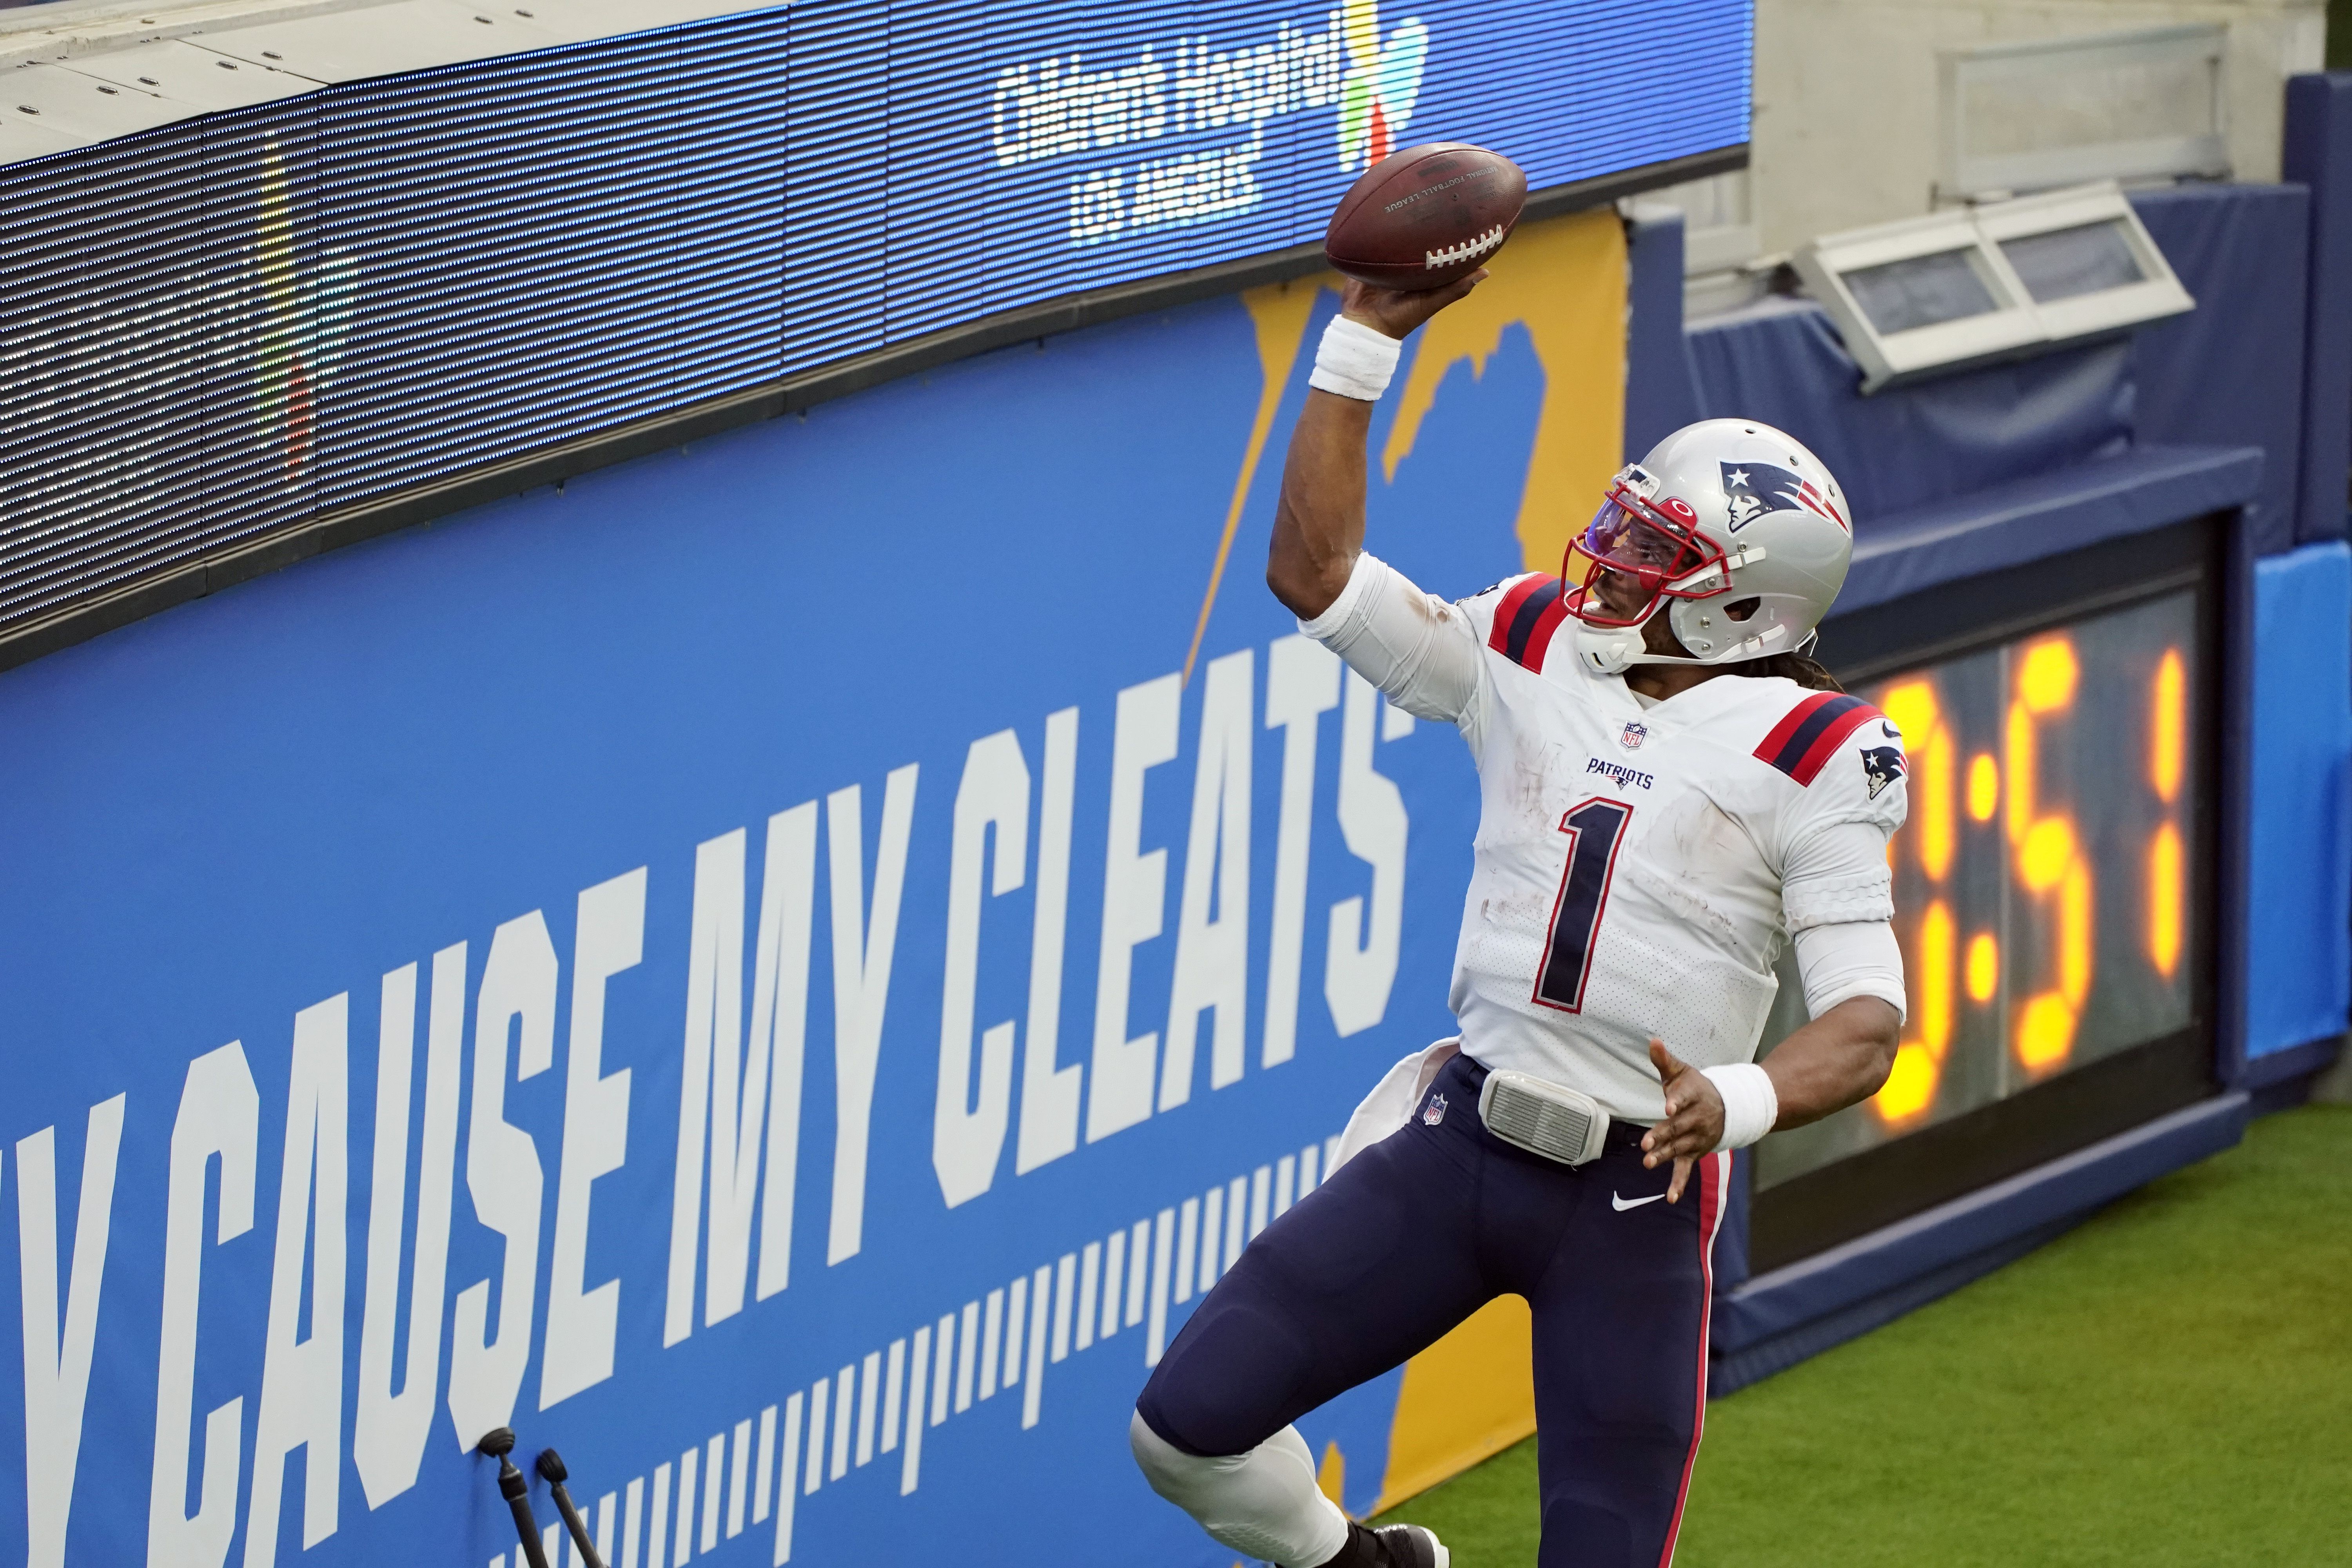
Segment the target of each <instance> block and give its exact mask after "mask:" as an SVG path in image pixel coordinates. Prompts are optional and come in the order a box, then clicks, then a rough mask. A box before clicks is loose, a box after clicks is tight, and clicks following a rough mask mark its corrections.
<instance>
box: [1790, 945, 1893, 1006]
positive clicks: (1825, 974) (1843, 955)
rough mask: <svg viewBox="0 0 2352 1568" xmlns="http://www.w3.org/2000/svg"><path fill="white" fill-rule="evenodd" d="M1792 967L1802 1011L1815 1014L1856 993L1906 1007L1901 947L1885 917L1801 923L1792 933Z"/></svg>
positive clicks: (1856, 994)
mask: <svg viewBox="0 0 2352 1568" xmlns="http://www.w3.org/2000/svg"><path fill="white" fill-rule="evenodd" d="M1797 970H1798V973H1801V974H1802V975H1803V976H1804V977H1805V1011H1806V1012H1807V1013H1809V1014H1811V1016H1814V1017H1816V1018H1818V1017H1820V1016H1822V1014H1824V1013H1826V1012H1828V1011H1829V1010H1830V1009H1831V1008H1832V1007H1834V1006H1836V1005H1838V1004H1839V1003H1841V1002H1846V1001H1851V1000H1853V998H1854V997H1856V996H1875V997H1877V998H1879V999H1880V1000H1881V1001H1883V1002H1885V1003H1887V1004H1889V1005H1892V1006H1893V1007H1894V1009H1895V1011H1896V1012H1897V1013H1902V1012H1905V1011H1906V1008H1905V1006H1904V998H1903V950H1902V949H1901V948H1900V947H1898V946H1896V945H1895V928H1894V927H1893V926H1891V925H1889V924H1887V923H1886V922H1885V921H1841V922H1840V923H1838V924H1836V925H1818V926H1807V927H1806V928H1805V929H1804V930H1802V931H1799V932H1798V933H1797Z"/></svg>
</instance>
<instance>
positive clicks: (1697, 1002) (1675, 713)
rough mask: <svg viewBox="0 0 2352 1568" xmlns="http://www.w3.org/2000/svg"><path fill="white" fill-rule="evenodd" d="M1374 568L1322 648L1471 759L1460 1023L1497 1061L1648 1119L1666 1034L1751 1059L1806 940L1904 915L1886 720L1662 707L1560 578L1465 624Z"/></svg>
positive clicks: (1700, 698) (1714, 1062) (1504, 587)
mask: <svg viewBox="0 0 2352 1568" xmlns="http://www.w3.org/2000/svg"><path fill="white" fill-rule="evenodd" d="M1362 559H1363V562H1364V563H1369V564H1368V565H1360V568H1359V573H1358V578H1357V580H1354V581H1351V582H1350V584H1349V594H1348V595H1344V596H1343V599H1342V601H1341V603H1340V604H1337V605H1333V606H1332V607H1331V609H1330V610H1329V611H1327V612H1326V614H1325V615H1324V616H1321V617H1318V620H1317V621H1316V622H1315V623H1313V624H1310V625H1309V626H1307V628H1306V629H1307V631H1308V632H1309V634H1310V635H1317V636H1319V637H1322V638H1323V640H1325V641H1326V642H1327V643H1328V644H1329V645H1330V646H1331V647H1333V648H1334V650H1335V651H1337V652H1339V653H1340V654H1341V656H1342V657H1344V658H1348V659H1349V662H1350V663H1352V664H1355V665H1356V666H1357V668H1359V669H1360V670H1362V671H1363V672H1364V673H1365V675H1366V676H1367V677H1368V678H1369V679H1372V680H1373V682H1374V683H1375V684H1376V685H1380V686H1381V688H1382V689H1384V690H1386V691H1388V692H1389V694H1390V697H1391V700H1393V701H1396V702H1397V703H1398V705H1399V706H1401V707H1403V708H1405V709H1407V710H1411V711H1413V712H1416V713H1419V714H1421V715H1423V717H1427V718H1432V719H1445V720H1449V721H1453V722H1454V723H1456V724H1458V725H1459V726H1460V728H1461V730H1462V732H1463V734H1464V736H1465V739H1466V740H1467V741H1468V742H1469V744H1470V749H1471V753H1472V755H1473V757H1474V758H1475V761H1476V763H1477V768H1478V778H1479V788H1480V794H1481V797H1482V808H1481V812H1480V817H1479V825H1478V836H1477V839H1476V842H1475V869H1474V870H1473V871H1472V873H1471V878H1470V887H1469V893H1468V897H1467V899H1466V900H1465V906H1464V909H1463V913H1462V933H1461V939H1460V942H1459V944H1458V946H1457V947H1456V949H1455V952H1454V983H1453V993H1452V997H1451V1005H1452V1007H1453V1009H1454V1015H1455V1016H1457V1017H1458V1018H1459V1019H1460V1020H1461V1025H1462V1042H1463V1048H1464V1049H1465V1051H1467V1052H1468V1053H1469V1054H1470V1055H1471V1056H1473V1057H1474V1058H1476V1059H1477V1060H1479V1061H1480V1062H1483V1063H1484V1064H1486V1066H1487V1067H1489V1068H1516V1069H1517V1070H1519V1071H1523V1072H1529V1073H1533V1074H1536V1075H1537V1076H1538V1077H1541V1078H1544V1079H1549V1080H1551V1081H1553V1082H1556V1083H1563V1084H1567V1085H1569V1086H1570V1087H1572V1088H1575V1089H1581V1090H1583V1091H1584V1092H1586V1093H1588V1094H1591V1096H1593V1097H1594V1098H1595V1099H1596V1100H1599V1101H1600V1102H1601V1106H1602V1107H1603V1108H1604V1109H1606V1110H1608V1111H1609V1112H1610V1113H1611V1114H1612V1116H1617V1117H1622V1118H1627V1119H1632V1120H1640V1121H1650V1120H1654V1119H1655V1118H1657V1117H1658V1116H1659V1115H1660V1114H1662V1111H1663V1094H1662V1090H1661V1087H1660V1084H1659V1081H1658V1075H1657V1072H1656V1070H1655V1068H1653V1067H1652V1065H1651V1063H1650V1059H1649V1054H1648V1046H1649V1041H1650V1039H1651V1037H1657V1038H1659V1039H1662V1040H1664V1042H1665V1043H1666V1045H1667V1047H1668V1048H1669V1049H1671V1050H1672V1051H1674V1053H1675V1055H1676V1056H1678V1057H1680V1058H1682V1059H1684V1060H1685V1061H1687V1062H1690V1063H1691V1064H1693V1065H1694V1066H1697V1067H1716V1066H1721V1065H1724V1064H1727V1063H1732V1062H1744V1061H1749V1060H1752V1059H1753V1058H1754V1056H1755V1052H1756V1047H1757V1043H1758V1039H1759V1036H1760V1035H1761V1033H1762V1031H1763V1027H1764V1022H1765V1017H1766V1015H1767V1014H1768V1013H1769V1011H1770V1009H1771V1005H1772V999H1773V996H1774V994H1775V992H1776V991H1777V990H1778V982H1777V980H1776V979H1775V977H1774V975H1773V973H1772V966H1773V964H1774V963H1775V961H1776V960H1777V959H1778V958H1779V956H1780V952H1781V950H1782V948H1783V947H1784V946H1785V945H1786V943H1787V942H1788V941H1789V939H1790V934H1791V933H1792V932H1794V931H1800V930H1802V929H1804V928H1807V927H1811V926H1821V925H1832V924H1839V923H1844V922H1855V921H1885V920H1887V919H1888V918H1889V917H1890V916H1891V915H1892V913H1893V905H1892V902H1891V900H1890V898H1889V878H1888V873H1887V866H1886V859H1885V846H1886V839H1887V837H1889V836H1890V835H1892V834H1893V833H1894V831H1895V829H1896V828H1897V827H1899V826H1901V825H1902V822H1903V816H1904V808H1905V795H1904V762H1903V742H1902V739H1901V737H1900V736H1899V735H1898V734H1897V733H1896V732H1895V728H1894V726H1893V725H1891V724H1889V723H1887V722H1886V721H1885V717H1884V716H1883V715H1882V714H1880V713H1879V711H1878V710H1876V709H1874V708H1873V707H1871V706H1870V705H1869V704H1868V703H1866V702H1864V701H1863V700H1861V699H1860V698H1856V697H1851V696H1844V695H1841V694H1838V693H1833V692H1823V691H1815V690H1811V689H1807V688H1804V687H1801V686H1799V685H1797V684H1795V683H1794V682H1792V681H1789V680H1783V679H1753V678H1749V677H1744V676H1731V675H1726V676H1717V677H1715V678H1714V679H1708V680H1705V681H1702V682H1700V683H1699V684H1698V685H1696V686H1695V687H1692V688H1691V689H1688V690H1686V691H1684V692H1682V693H1681V694H1679V695H1677V696H1675V697H1673V698H1670V699H1668V700H1665V701H1664V702H1659V703H1655V704H1654V705H1650V706H1646V707H1645V706H1644V705H1643V702H1642V701H1641V700H1638V699H1637V698H1636V697H1635V696H1634V695H1633V692H1632V691H1631V690H1629V689H1627V687H1626V685H1625V682H1624V679H1623V678H1622V677H1621V676H1604V675H1596V674H1594V673H1592V672H1591V670H1589V669H1588V668H1586V667H1585V666H1584V665H1583V663H1582V661H1580V659H1578V658H1576V654H1575V646H1574V640H1573V633H1574V629H1575V628H1574V623H1573V622H1571V621H1570V620H1568V618H1567V616H1566V614H1565V611H1564V610H1563V608H1562V607H1561V605H1560V603H1559V600H1560V584H1559V579H1558V578H1555V577H1550V576H1547V575H1544V574H1529V575H1526V576H1521V577H1516V578H1513V579H1510V580H1509V581H1507V582H1505V583H1502V584H1497V585H1496V586H1495V587H1494V588H1491V589H1489V590H1487V591H1486V592H1485V593H1483V594H1479V595H1475V596H1473V597H1471V598H1468V599H1465V600H1463V601H1461V602H1460V603H1458V604H1451V605H1449V604H1447V603H1445V602H1444V601H1443V600H1440V599H1436V598H1434V597H1432V596H1429V595H1422V594H1421V593H1420V591H1419V590H1418V589H1415V588H1413V587H1412V584H1410V583H1408V582H1407V581H1405V579H1403V578H1402V576H1401V575H1399V574H1396V573H1395V572H1394V571H1393V570H1392V569H1391V568H1388V567H1386V566H1385V565H1382V564H1381V563H1378V562H1376V561H1373V560H1372V559H1371V558H1370V557H1369V556H1367V557H1364V558H1362ZM1343 623H1346V624H1343ZM1416 623H1417V624H1418V626H1420V628H1422V629H1421V630H1420V631H1418V632H1416V631H1415V630H1414V626H1415V624H1416ZM1367 634H1369V635H1367ZM1895 989H1896V990H1897V992H1898V994H1897V995H1896V996H1895V997H1893V998H1890V1000H1893V1001H1894V1002H1895V1005H1897V1006H1900V1005H1901V1000H1900V996H1899V985H1898V986H1897V987H1895Z"/></svg>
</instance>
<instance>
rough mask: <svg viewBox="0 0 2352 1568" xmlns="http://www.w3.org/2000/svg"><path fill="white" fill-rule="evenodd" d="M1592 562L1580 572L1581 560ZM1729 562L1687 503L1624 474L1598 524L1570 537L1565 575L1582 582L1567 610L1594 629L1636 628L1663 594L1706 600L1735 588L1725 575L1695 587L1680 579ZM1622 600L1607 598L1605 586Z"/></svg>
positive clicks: (1604, 503)
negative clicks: (1657, 494) (1646, 490)
mask: <svg viewBox="0 0 2352 1568" xmlns="http://www.w3.org/2000/svg"><path fill="white" fill-rule="evenodd" d="M1580 555H1581V556H1583V557H1584V558H1585V560H1586V562H1587V563H1589V564H1586V565H1584V566H1582V567H1581V568H1580V567H1579V565H1578V562H1577V557H1578V556H1580ZM1722 563H1723V551H1722V550H1721V548H1719V547H1718V546H1717V544H1716V543H1715V542H1713V541H1712V540H1710V539H1708V538H1707V537H1706V535H1705V534H1703V533H1701V532H1699V531H1698V514H1697V513H1696V512H1695V511H1693V510H1691V508H1690V506H1689V504H1688V503H1687V502H1685V501H1681V500H1674V499H1672V498H1668V499H1667V500H1662V501H1650V500H1643V497H1642V495H1641V493H1640V492H1639V491H1638V490H1636V489H1633V486H1632V485H1630V484H1628V483H1627V482H1626V477H1625V475H1623V474H1620V475H1619V476H1618V477H1617V479H1616V480H1615V481H1614V482H1613V483H1612V484H1611V485H1610V487H1609V495H1608V499H1607V500H1603V501H1602V502H1601V510H1600V511H1598V512H1597V513H1595V514H1594V515H1593V519H1592V523H1591V526H1590V527H1589V528H1587V529H1586V530H1585V531H1584V533H1583V535H1582V536H1581V537H1580V538H1579V539H1577V540H1575V541H1573V542H1570V545H1569V547H1568V552H1567V554H1566V556H1565V557H1564V558H1563V559H1562V560H1561V562H1560V575H1561V577H1562V578H1564V579H1565V580H1566V581H1568V582H1570V583H1571V584H1576V586H1574V587H1572V588H1570V590H1569V593H1568V597H1567V599H1566V601H1565V603H1566V605H1567V607H1568V613H1569V614H1570V615H1571V616H1575V617H1576V618H1577V619H1578V620H1580V621H1582V622H1583V623H1584V624H1585V625H1587V626H1639V625H1641V624H1642V623H1643V621H1646V620H1648V619H1649V618H1650V616H1652V615H1653V614H1654V612H1655V611H1656V609H1657V607H1658V602H1659V601H1660V600H1661V599H1666V598H1677V599H1703V598H1706V597H1707V596H1708V595H1713V594H1720V593H1722V592H1724V591H1725V590H1726V589H1727V587H1729V585H1730V574H1729V573H1728V572H1724V573H1718V574H1715V575H1713V576H1711V577H1709V578H1707V579H1706V585H1705V586H1704V587H1702V588H1698V589H1696V590H1690V589H1680V590H1678V589H1675V588H1673V587H1670V586H1669V584H1673V583H1675V582H1679V581H1681V580H1682V579H1684V578H1685V577H1688V576H1690V575H1691V574H1693V573H1695V572H1698V571H1700V570H1702V569H1703V568H1705V567H1707V566H1719V565H1721V564H1722ZM1604 589H1605V590H1606V591H1607V592H1608V593H1609V594H1610V595H1612V596H1613V598H1614V600H1615V602H1614V603H1612V601H1611V599H1609V598H1604V597H1602V592H1603V590H1604Z"/></svg>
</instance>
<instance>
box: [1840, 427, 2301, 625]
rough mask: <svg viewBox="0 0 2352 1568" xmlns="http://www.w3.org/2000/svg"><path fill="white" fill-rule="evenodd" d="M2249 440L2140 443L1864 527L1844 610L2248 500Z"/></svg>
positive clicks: (2255, 455)
mask: <svg viewBox="0 0 2352 1568" xmlns="http://www.w3.org/2000/svg"><path fill="white" fill-rule="evenodd" d="M2262 474H2263V454H2262V452H2261V451H2260V449H2258V448H2255V447H2138V448H2137V449H2135V450H2132V451H2129V452H2126V453H2124V454H2122V455H2121V456H2119V457H2114V458H2101V459H2099V460H2097V461H2095V462H2088V463H2077V464H2075V465H2074V466H2073V467H2072V468H2061V469H2059V470H2058V471H2057V472H2055V473H2050V474H2036V475H2033V476H2032V477H2029V478H2026V479H2012V480H2011V481H2009V482H2008V483H2006V484H2001V485H1996V486H1993V487H1992V488H1990V489H1983V490H1979V491H1977V492H1975V493H1974V494H1971V495H1966V496H1962V497H1960V498H1958V500H1948V501H1942V502H1938V503H1936V504H1933V505H1929V506H1923V507H1917V508H1915V509H1913V510H1910V511H1906V512H1901V513H1898V514H1896V515H1895V516H1893V517H1886V518H1882V519H1880V520H1879V521H1877V523H1876V524H1875V525H1874V526H1871V527H1866V528H1864V527H1858V528H1857V529H1856V531H1855V533H1856V542H1855V544H1854V551H1853V567H1852V569H1851V570H1850V571H1849V572H1848V573H1847V574H1846V580H1845V587H1844V589H1843V591H1842V592H1841V593H1840V594H1839V595H1838V601H1837V609H1838V612H1839V613H1841V614H1843V613H1845V612H1848V611H1853V610H1859V609H1862V608H1864V607H1865V606H1867V605H1879V604H1884V603H1885V602H1886V601H1887V600H1889V599H1897V598H1901V597H1902V596H1903V595H1906V594H1914V593H1917V592H1918V591H1919V590H1921V589H1923V588H1932V587H1934V586H1936V585H1937V584H1940V583H1950V582H1956V581H1958V579H1960V578H1962V577H1973V576H1976V575H1978V574H1981V573H1986V572H1994V571H1999V570H2000V569H2001V568H2002V567H2005V566H2015V565H2020V564H2022V563H2025V562H2028V561H2039V560H2042V559H2045V558H2047V557H2049V556H2053V555H2059V554H2063V553H2064V552H2067V551H2070V550H2079V549H2082V548H2083V547H2084V545H2089V544H2096V543H2098V542H2100V541H2102V540H2106V539H2114V538H2117V537H2119V536H2121V535H2124V534H2127V533H2140V532H2145V531H2147V530H2149V529H2154V528H2162V527H2165V526H2167V525H2168V524H2170V523H2175V522H2184V521H2188V520H2189V519H2190V518H2194V517H2202V516H2204V515H2206V514H2207V513H2209V512H2215V511H2225V510H2230V509H2231V508H2234V507H2238V506H2241V505H2243V504H2244V503H2245V502H2246V501H2247V500H2249V499H2250V498H2252V496H2253V494H2254V493H2255V490H2256V489H2257V487H2258V486H2259V485H2260V483H2261V480H2262Z"/></svg>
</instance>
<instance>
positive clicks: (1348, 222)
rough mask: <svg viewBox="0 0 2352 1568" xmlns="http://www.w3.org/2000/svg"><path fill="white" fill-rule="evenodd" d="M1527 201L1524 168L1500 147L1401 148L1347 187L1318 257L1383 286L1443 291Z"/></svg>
mask: <svg viewBox="0 0 2352 1568" xmlns="http://www.w3.org/2000/svg"><path fill="white" fill-rule="evenodd" d="M1527 200H1528V176H1527V174H1525V172H1523V171H1522V170H1521V169H1520V168H1519V166H1518V165H1517V163H1512V162H1511V161H1510V160H1509V159H1508V158H1506V157H1504V156H1503V155H1502V154H1501V153H1490V152H1488V151H1487V150H1486V148H1484V147H1473V146H1472V145H1470V143H1468V142H1427V143H1425V144H1423V145H1422V146H1419V147H1408V148H1406V149H1405V150H1404V151H1403V152H1402V153H1391V154H1389V156H1387V157H1385V158H1383V159H1381V161H1380V162H1379V163H1375V164H1373V165H1372V166H1371V167H1370V168H1369V169H1367V170H1365V171H1364V174H1363V177H1362V178H1361V179H1360V180H1358V181H1357V182H1356V183H1355V184H1354V185H1353V186H1352V187H1350V188H1349V192H1348V194H1347V195H1346V196H1345V197H1344V198H1343V199H1342V200H1341V201H1340V203H1339V211H1337V212H1335V213H1333V214H1332V215H1331V226H1330V227H1329V228H1328V229H1327V230H1326V231H1325V232H1324V235H1323V255H1324V257H1325V258H1327V259H1328V260H1329V262H1330V263H1331V265H1332V267H1333V268H1335V269H1337V270H1338V271H1340V272H1344V273H1346V274H1347V275H1348V276H1349V277H1350V278H1360V279H1362V280H1363V281H1365V282H1367V283H1376V284H1379V285H1380V286H1381V288H1383V289H1443V288H1444V287H1445V285H1447V284H1448V283H1451V282H1453V281H1454V279H1457V278H1465V277H1467V276H1468V275H1469V274H1471V273H1473V272H1475V271H1476V270H1477V269H1478V268H1481V267H1483V266H1485V265H1486V263H1487V261H1488V260H1490V259H1492V258H1493V257H1494V254H1495V252H1496V251H1497V250H1499V249H1501V248H1502V246H1503V241H1505V240H1506V239H1508V238H1509V237H1510V236H1511V228H1512V226H1514V225H1516V224H1517V222H1518V221H1519V211H1520V209H1521V208H1522V207H1524V206H1525V205H1527Z"/></svg>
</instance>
